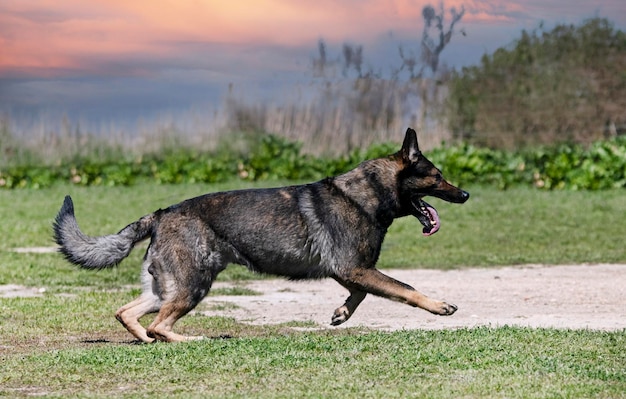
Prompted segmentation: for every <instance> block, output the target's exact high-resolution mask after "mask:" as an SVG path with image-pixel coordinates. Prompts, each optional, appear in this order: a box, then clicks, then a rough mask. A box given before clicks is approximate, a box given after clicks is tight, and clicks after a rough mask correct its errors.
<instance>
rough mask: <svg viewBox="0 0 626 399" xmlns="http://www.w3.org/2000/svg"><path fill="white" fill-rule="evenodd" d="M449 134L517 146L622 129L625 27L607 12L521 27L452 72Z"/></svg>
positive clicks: (582, 139) (584, 139)
mask: <svg viewBox="0 0 626 399" xmlns="http://www.w3.org/2000/svg"><path fill="white" fill-rule="evenodd" d="M449 89H450V90H449V95H448V99H447V101H448V110H447V116H448V119H449V123H450V128H451V130H452V132H453V134H454V137H455V138H457V139H460V140H463V141H469V142H471V143H473V144H476V145H483V146H489V147H497V148H517V147H519V146H529V145H537V144H552V143H559V142H576V143H590V142H591V141H594V140H598V139H601V138H606V137H611V136H615V135H617V134H618V133H620V132H624V131H626V114H625V113H624V110H625V109H626V34H624V32H622V31H619V30H616V29H615V28H614V26H613V24H612V23H611V22H610V21H609V20H607V19H604V18H592V19H589V20H587V21H585V22H584V23H583V24H582V25H580V26H574V25H558V26H556V27H555V28H554V29H552V30H550V31H545V30H543V28H542V27H540V28H539V29H536V30H533V31H532V32H527V31H523V32H522V34H521V37H520V38H519V39H518V40H516V41H515V42H514V43H513V45H512V46H510V48H500V49H498V50H497V51H496V52H495V53H493V54H491V55H484V56H483V58H482V60H481V62H480V65H477V66H472V67H467V68H463V69H462V70H461V71H460V72H455V73H454V74H453V76H452V78H451V80H450V82H449Z"/></svg>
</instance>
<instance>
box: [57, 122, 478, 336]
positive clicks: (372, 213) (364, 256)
mask: <svg viewBox="0 0 626 399" xmlns="http://www.w3.org/2000/svg"><path fill="white" fill-rule="evenodd" d="M428 195H430V196H435V197H439V198H441V199H443V200H446V201H449V202H456V203H463V202H465V201H466V200H467V199H468V198H469V194H468V193H467V192H465V191H463V190H460V189H459V188H457V187H454V186H452V185H450V184H449V183H448V182H446V180H444V178H443V177H442V175H441V172H440V171H439V170H438V169H437V168H436V167H435V166H434V165H433V164H432V163H431V162H430V161H429V160H428V159H426V158H425V157H424V156H423V155H422V153H421V152H420V150H419V147H418V144H417V136H416V134H415V131H414V130H412V129H408V130H407V132H406V136H405V139H404V143H403V145H402V149H401V150H400V151H398V152H397V153H395V154H392V155H390V156H388V157H385V158H379V159H373V160H368V161H365V162H363V163H362V164H361V165H359V166H358V167H357V168H355V169H353V170H352V171H350V172H347V173H345V174H343V175H340V176H336V177H331V178H327V179H324V180H321V181H319V182H316V183H311V184H305V185H297V186H290V187H281V188H268V189H252V190H238V191H228V192H219V193H213V194H206V195H203V196H200V197H196V198H192V199H189V200H186V201H183V202H181V203H179V204H176V205H172V206H170V207H169V208H167V209H159V210H157V211H156V212H154V213H151V214H149V215H146V216H144V217H142V218H140V219H139V220H137V221H136V222H133V223H131V224H129V225H128V226H126V227H125V228H124V229H122V230H121V231H120V232H119V233H117V234H112V235H106V236H100V237H90V236H86V235H84V234H83V233H82V232H81V231H80V229H79V227H78V225H77V223H76V218H75V216H74V208H73V204H72V200H71V198H70V197H69V196H67V197H65V201H64V203H63V206H62V208H61V210H60V211H59V214H58V215H57V217H56V219H55V222H54V237H55V240H56V242H57V243H58V244H59V245H60V252H61V253H62V254H63V255H64V256H65V257H66V258H67V259H68V260H69V261H70V262H72V263H74V264H77V265H79V266H81V267H83V268H87V269H102V268H107V267H111V266H113V265H116V264H118V263H119V262H120V261H121V260H122V259H123V258H125V257H126V256H128V254H129V253H130V251H131V250H132V249H133V246H134V245H135V244H136V243H137V242H139V241H142V240H145V239H147V238H150V245H149V246H148V249H147V252H146V254H145V257H144V263H143V268H142V272H141V281H142V286H143V292H142V294H141V295H140V296H139V297H138V298H137V299H135V300H134V301H132V302H130V303H128V304H127V305H124V306H123V307H121V308H120V309H119V310H118V311H117V313H116V318H117V319H118V320H119V321H120V322H121V323H122V324H123V325H124V327H126V329H128V331H129V332H130V333H131V334H133V335H134V336H135V337H137V338H138V339H140V340H141V341H144V342H152V341H154V340H160V341H182V340H186V339H193V338H194V337H185V336H182V335H179V334H177V333H175V332H173V331H172V327H173V326H174V323H176V321H177V320H178V319H180V318H181V317H182V316H184V315H185V314H186V313H188V312H189V311H190V310H192V309H193V308H194V307H195V306H196V305H197V304H198V303H199V302H200V301H201V300H202V299H203V298H204V297H205V296H206V295H207V293H208V292H209V290H210V288H211V284H212V283H213V281H215V278H216V276H217V275H218V273H220V272H221V271H222V270H224V268H226V266H227V265H228V264H229V263H236V264H242V265H245V266H247V267H248V268H250V269H251V270H254V271H257V272H260V273H268V274H274V275H280V276H285V277H288V278H290V279H320V278H326V277H331V278H333V279H335V280H336V281H337V282H338V283H339V284H341V285H342V286H344V287H345V288H347V289H348V291H349V292H350V296H349V297H348V298H347V300H346V302H345V303H344V304H343V305H342V306H340V307H338V308H337V309H336V310H335V312H334V314H333V315H332V319H331V323H332V324H333V325H338V324H341V323H343V322H345V321H346V320H348V319H349V318H350V317H351V316H352V315H353V314H354V311H355V310H356V308H357V307H358V306H359V304H360V303H361V301H362V300H363V299H364V298H365V296H366V295H367V294H368V293H370V294H374V295H378V296H382V297H386V298H389V299H392V300H395V301H399V302H404V303H406V304H409V305H411V306H416V307H420V308H422V309H425V310H427V311H429V312H432V313H434V314H438V315H451V314H453V313H454V312H455V311H456V310H457V307H456V306H455V305H452V304H448V303H445V302H442V301H438V300H434V299H431V298H428V297H427V296H425V295H423V294H421V293H419V292H418V291H416V290H415V289H413V288H412V287H411V286H409V285H407V284H404V283H402V282H400V281H397V280H394V279H393V278H391V277H388V276H386V275H384V274H383V273H381V272H379V271H378V270H377V269H376V267H375V266H376V262H377V260H378V257H379V254H380V249H381V245H382V242H383V239H384V238H385V234H386V232H387V229H388V227H389V226H390V225H391V223H392V222H393V220H394V219H396V218H399V217H403V216H408V215H413V216H415V217H416V218H418V219H419V220H420V222H421V223H422V224H423V225H424V233H425V234H428V232H429V231H433V232H434V231H436V230H437V229H438V228H439V227H438V226H433V224H437V225H438V219H437V218H434V217H432V212H434V213H435V214H436V211H434V209H433V208H432V207H430V206H428V204H426V203H425V202H424V201H423V200H422V198H423V197H424V196H428ZM427 209H430V211H428V210H427ZM429 215H431V216H430V217H429ZM435 220H436V221H435ZM157 312H158V314H157V316H156V318H155V319H154V321H153V322H152V324H150V326H149V327H148V328H147V329H146V328H144V327H143V326H142V325H141V324H140V323H139V319H140V318H141V317H142V316H144V315H145V314H148V313H157Z"/></svg>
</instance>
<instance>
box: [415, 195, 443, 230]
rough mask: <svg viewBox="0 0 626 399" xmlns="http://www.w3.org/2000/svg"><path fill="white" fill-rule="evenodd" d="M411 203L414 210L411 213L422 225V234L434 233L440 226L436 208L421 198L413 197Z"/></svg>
mask: <svg viewBox="0 0 626 399" xmlns="http://www.w3.org/2000/svg"><path fill="white" fill-rule="evenodd" d="M411 203H412V204H413V207H414V208H415V210H416V212H414V213H413V216H415V217H416V218H417V219H418V220H419V221H420V223H421V224H422V225H423V226H424V228H423V229H422V234H424V235H425V236H430V235H433V234H435V233H436V232H437V231H438V230H439V227H440V224H439V214H438V213H437V210H436V209H435V208H433V207H432V206H430V205H429V204H428V203H427V202H426V201H424V200H422V199H421V198H414V199H413V200H411Z"/></svg>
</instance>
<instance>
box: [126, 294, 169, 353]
mask: <svg viewBox="0 0 626 399" xmlns="http://www.w3.org/2000/svg"><path fill="white" fill-rule="evenodd" d="M160 306H161V301H160V300H159V298H158V297H157V296H156V295H153V294H150V293H143V294H141V296H140V297H139V298H137V299H135V300H134V301H132V302H130V303H128V304H126V305H124V306H122V307H121V308H119V309H118V310H117V312H116V313H115V318H116V319H117V320H118V321H119V322H120V323H122V325H123V326H124V327H126V329H127V330H128V331H129V332H130V333H131V334H133V335H134V336H135V337H137V339H139V340H141V341H143V342H152V341H154V338H150V337H149V336H148V334H147V332H146V329H145V328H144V327H143V326H142V325H141V324H140V323H139V319H140V318H141V317H142V316H144V315H146V314H148V313H154V312H157V311H158V310H159V307H160Z"/></svg>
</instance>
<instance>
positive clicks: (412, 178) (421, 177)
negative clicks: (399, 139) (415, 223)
mask: <svg viewBox="0 0 626 399" xmlns="http://www.w3.org/2000/svg"><path fill="white" fill-rule="evenodd" d="M396 157H397V158H398V159H399V160H400V161H401V162H402V169H401V170H400V172H399V174H398V184H399V187H398V189H399V194H400V201H401V205H402V207H403V209H404V210H405V212H406V213H407V214H411V215H413V216H415V217H416V218H417V219H418V220H419V221H420V223H421V224H422V225H423V226H424V229H423V230H422V232H423V234H424V235H426V236H429V235H432V234H435V233H436V232H437V231H438V230H439V227H440V222H439V215H438V214H437V210H435V208H434V207H432V206H431V205H429V204H428V203H427V202H426V201H424V199H423V198H424V197H426V196H432V197H437V198H440V199H442V200H444V201H448V202H454V203H458V204H462V203H464V202H465V201H467V200H468V199H469V196H470V195H469V193H468V192H467V191H463V190H461V189H460V188H458V187H455V186H453V185H452V184H450V183H448V182H447V181H446V180H445V179H444V178H443V175H442V174H441V171H440V170H439V169H437V168H436V167H435V165H433V164H432V162H430V161H429V160H428V159H427V158H426V157H425V156H424V155H423V154H422V152H421V151H420V149H419V146H418V144H417V134H416V133H415V130H413V129H411V128H409V129H407V131H406V135H405V137H404V142H403V144H402V149H401V150H400V151H399V152H398V153H397V154H396Z"/></svg>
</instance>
